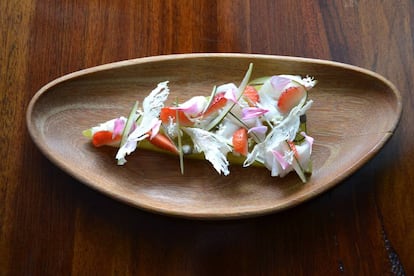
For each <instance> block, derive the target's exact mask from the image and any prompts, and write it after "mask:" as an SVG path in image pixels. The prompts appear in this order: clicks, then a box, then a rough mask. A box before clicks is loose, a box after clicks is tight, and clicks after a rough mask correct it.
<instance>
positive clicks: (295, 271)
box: [0, 0, 414, 275]
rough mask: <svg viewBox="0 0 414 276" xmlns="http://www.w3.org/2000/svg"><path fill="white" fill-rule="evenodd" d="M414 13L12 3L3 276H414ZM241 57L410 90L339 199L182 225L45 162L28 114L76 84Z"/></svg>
mask: <svg viewBox="0 0 414 276" xmlns="http://www.w3.org/2000/svg"><path fill="white" fill-rule="evenodd" d="M413 18H414V2H413V1H411V0H398V1H397V0H396V1H380V0H342V1H340V0H337V1H322V0H321V1H302V0H284V1H272V0H269V1H264V0H258V1H246V0H243V1H227V0H226V1H217V0H205V1H202V0H198V1H196V0H195V1H186V0H175V1H173V0H170V1H144V0H141V1H123V0H102V1H97V0H90V1H72V0H62V1H46V0H24V1H23V0H21V1H19V0H11V1H1V2H0V28H1V33H0V41H1V44H0V50H1V52H0V54H1V59H0V68H1V74H0V93H1V106H0V114H1V124H0V133H1V134H0V158H1V165H0V275H67V274H73V275H107V274H112V275H127V274H135V275H137V274H139V275H154V274H155V275H170V274H171V275H217V274H225V275H256V274H260V275H337V274H345V275H394V274H395V275H405V274H406V275H414V190H413V184H414V169H413V168H414V138H413V137H414V124H413V118H414V112H413V111H414V90H413V86H414V82H413V78H414V57H413V55H414V54H413V53H414V19H413ZM192 52H236V53H260V54H272V55H288V56H300V57H310V58H319V59H326V60H333V61H339V62H344V63H349V64H352V65H356V66H360V67H363V68H366V69H369V70H372V71H374V72H377V73H379V74H381V75H383V76H384V77H386V78H387V79H389V80H390V81H391V82H392V83H394V84H395V85H396V87H397V88H398V89H399V90H400V92H401V94H402V98H403V113H402V117H401V120H400V123H399V125H398V127H397V129H396V131H395V133H394V135H393V136H392V137H391V138H390V140H389V141H388V142H387V143H386V145H385V146H384V148H383V149H382V150H381V151H380V152H379V153H378V154H377V155H375V157H374V158H373V159H371V160H370V161H369V162H368V163H366V164H365V165H364V166H363V167H362V168H361V169H359V170H358V171H357V172H356V173H355V174H353V175H351V176H350V177H348V178H347V179H345V180H344V181H342V182H341V183H339V184H338V185H337V186H335V187H334V188H332V189H330V190H329V191H328V192H325V193H323V194H322V195H320V196H318V197H316V198H314V199H311V200H309V201H307V202H305V203H303V204H301V205H299V206H296V207H294V208H292V209H289V210H285V211H283V212H279V213H275V214H270V215H266V216H261V217H255V218H248V219H239V220H227V221H200V220H195V221H194V220H189V219H181V218H172V217H168V216H163V215H157V214H152V213H149V212H146V211H143V210H139V209H135V208H133V207H130V206H127V205H126V204H123V203H121V202H118V201H116V200H113V199H111V198H109V197H107V196H105V195H103V194H101V193H99V192H97V191H95V190H93V189H91V188H88V187H87V186H86V185H84V184H83V183H81V182H79V181H77V180H75V179H74V178H73V177H71V176H70V175H68V174H66V173H65V172H63V171H62V170H61V169H60V168H58V167H57V166H55V165H54V164H53V163H51V162H50V161H48V159H47V158H46V157H45V156H44V155H43V154H42V153H41V152H40V151H39V150H38V148H37V147H36V146H35V144H34V143H33V142H32V140H31V139H30V136H29V134H28V131H27V128H26V121H25V115H26V108H27V105H28V103H29V101H30V99H31V98H32V96H33V95H34V94H35V93H36V91H37V90H38V89H40V87H42V86H43V85H45V84H46V83H48V82H50V81H51V80H53V79H55V78H57V77H59V76H62V75H64V74H67V73H70V72H73V71H76V70H80V69H84V68H87V67H91V66H95V65H100V64H105V63H109V62H113V61H120V60H125V59H131V58H138V57H146V56H154V55H161V54H172V53H192Z"/></svg>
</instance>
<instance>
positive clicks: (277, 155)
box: [272, 150, 290, 170]
mask: <svg viewBox="0 0 414 276" xmlns="http://www.w3.org/2000/svg"><path fill="white" fill-rule="evenodd" d="M272 154H273V156H274V157H275V158H276V160H277V161H278V162H279V164H280V166H281V167H282V169H284V170H286V168H287V167H289V165H290V164H289V163H288V162H287V161H286V160H285V158H284V156H283V154H281V153H280V152H279V151H277V150H272Z"/></svg>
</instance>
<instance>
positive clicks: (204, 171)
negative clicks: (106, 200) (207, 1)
mask: <svg viewBox="0 0 414 276" xmlns="http://www.w3.org/2000/svg"><path fill="white" fill-rule="evenodd" d="M249 63H253V64H254V69H253V75H252V79H254V78H257V77H261V76H269V75H276V74H295V75H296V74H298V75H303V76H305V75H310V76H314V77H315V78H316V79H317V80H318V84H317V86H316V87H315V88H314V89H312V90H311V92H310V94H309V97H310V98H311V99H313V100H314V104H313V106H312V108H311V109H310V110H309V111H308V113H307V121H308V132H309V134H310V135H311V136H313V137H314V138H315V145H314V150H313V157H312V159H313V175H312V176H311V178H310V179H309V182H308V183H306V184H303V183H302V182H301V180H300V179H299V178H298V176H297V175H296V174H295V173H294V172H292V173H290V174H289V175H288V176H286V177H284V178H278V177H271V176H270V172H269V171H268V170H267V169H265V168H257V167H254V168H253V167H249V168H243V167H241V166H231V167H230V172H231V173H230V175H229V176H220V175H218V174H217V173H216V172H215V170H214V169H213V168H212V166H211V165H210V163H209V162H207V161H204V160H185V174H184V175H181V174H180V168H179V160H178V158H177V157H175V156H170V155H165V154H162V153H157V152H149V151H145V150H137V151H136V152H135V153H134V154H133V155H131V156H129V157H128V163H127V164H126V165H124V166H117V165H116V160H115V158H114V156H115V153H116V149H114V148H109V147H108V148H98V149H97V148H94V147H92V146H91V145H90V142H89V141H88V139H86V138H84V137H83V136H82V130H84V129H87V128H89V127H91V126H94V125H96V124H97V123H100V122H103V121H106V120H109V119H112V118H115V117H118V116H120V115H124V116H128V113H129V110H130V108H131V106H132V104H133V102H134V101H135V100H140V101H142V100H143V98H144V97H145V96H147V95H148V93H149V92H150V91H151V90H152V89H153V88H154V87H155V86H156V85H157V83H159V82H161V81H165V80H169V85H170V88H171V95H170V97H169V99H170V103H171V102H172V101H173V100H174V99H175V98H176V97H178V98H179V99H180V101H184V100H186V99H188V98H190V97H191V96H193V95H206V96H207V95H209V94H210V92H211V89H212V87H213V86H214V85H219V84H223V83H228V82H234V83H236V84H239V83H240V81H241V80H242V78H243V76H244V73H245V71H246V70H247V68H248V65H249ZM400 114H401V97H400V93H399V92H398V90H397V89H396V88H395V87H394V86H393V85H392V84H391V83H390V82H389V81H387V80H386V79H384V78H383V77H381V76H380V75H378V74H376V73H373V72H371V71H368V70H365V69H361V68H358V67H355V66H351V65H346V64H341V63H336V62H331V61H323V60H315V59H305V58H295V57H282V56H267V55H251V54H183V55H166V56H158V57H147V58H139V59H134V60H127V61H121V62H116V63H111V64H106V65H102V66H98V67H93V68H90V69H86V70H82V71H79V72H75V73H72V74H69V75H66V76H63V77H61V78H59V79H56V80H54V81H52V82H50V83H49V84H47V85H46V86H44V87H43V88H42V89H40V90H39V91H38V92H37V94H36V95H35V96H34V97H33V99H32V100H31V102H30V105H29V108H28V111H27V125H28V129H29V132H30V135H31V137H32V139H33V141H34V142H35V144H36V145H37V146H38V147H39V148H40V150H41V151H42V152H43V153H44V154H45V155H46V156H47V157H48V158H49V159H50V160H51V161H52V162H53V163H55V164H56V165H57V166H59V167H60V168H62V169H63V170H64V171H66V172H67V173H69V174H70V175H72V176H74V177H75V178H77V179H78V180H80V181H82V182H84V183H85V184H87V185H88V186H90V187H92V188H94V189H96V190H98V191H100V192H103V193H104V194H107V195H109V196H110V197H113V198H115V199H118V200H121V201H123V202H125V203H127V204H130V205H132V206H135V207H139V208H142V209H145V210H149V211H152V212H157V213H163V214H169V215H175V216H183V217H190V218H202V219H219V218H220V219H223V218H240V217H248V216H255V215H262V214H266V213H270V212H275V211H280V210H282V209H285V208H288V207H292V206H294V205H297V204H299V203H301V202H303V201H305V200H307V199H310V198H312V197H314V196H316V195H318V194H320V193H322V192H324V191H326V190H327V189H329V188H331V187H332V186H334V185H335V184H337V183H338V182H340V181H341V180H343V179H344V178H346V177H347V176H349V175H350V174H352V173H353V172H355V170H357V169H358V168H359V167H361V166H362V165H363V164H364V163H365V162H366V161H368V160H369V159H370V158H371V157H372V156H373V155H374V154H375V153H376V152H377V151H378V150H379V149H380V148H381V147H382V146H383V145H384V143H385V142H386V141H387V139H388V138H389V137H390V136H391V135H392V133H393V131H394V129H395V127H396V125H397V123H398V121H399V118H400Z"/></svg>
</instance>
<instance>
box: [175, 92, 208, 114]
mask: <svg viewBox="0 0 414 276" xmlns="http://www.w3.org/2000/svg"><path fill="white" fill-rule="evenodd" d="M206 103H207V100H206V98H205V97H203V96H196V97H192V98H191V99H189V100H188V101H186V102H184V103H182V104H180V105H179V106H177V107H171V109H175V110H181V111H183V112H184V113H186V114H188V115H191V116H195V115H198V114H200V113H201V112H202V111H203V110H204V107H205V105H206Z"/></svg>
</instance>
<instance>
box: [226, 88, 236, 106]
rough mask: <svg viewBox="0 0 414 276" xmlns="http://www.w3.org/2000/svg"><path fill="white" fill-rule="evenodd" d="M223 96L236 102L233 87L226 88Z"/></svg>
mask: <svg viewBox="0 0 414 276" xmlns="http://www.w3.org/2000/svg"><path fill="white" fill-rule="evenodd" d="M224 98H226V99H227V100H229V101H232V102H234V103H237V98H236V92H235V91H234V89H233V88H229V89H227V90H226V92H225V93H224Z"/></svg>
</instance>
